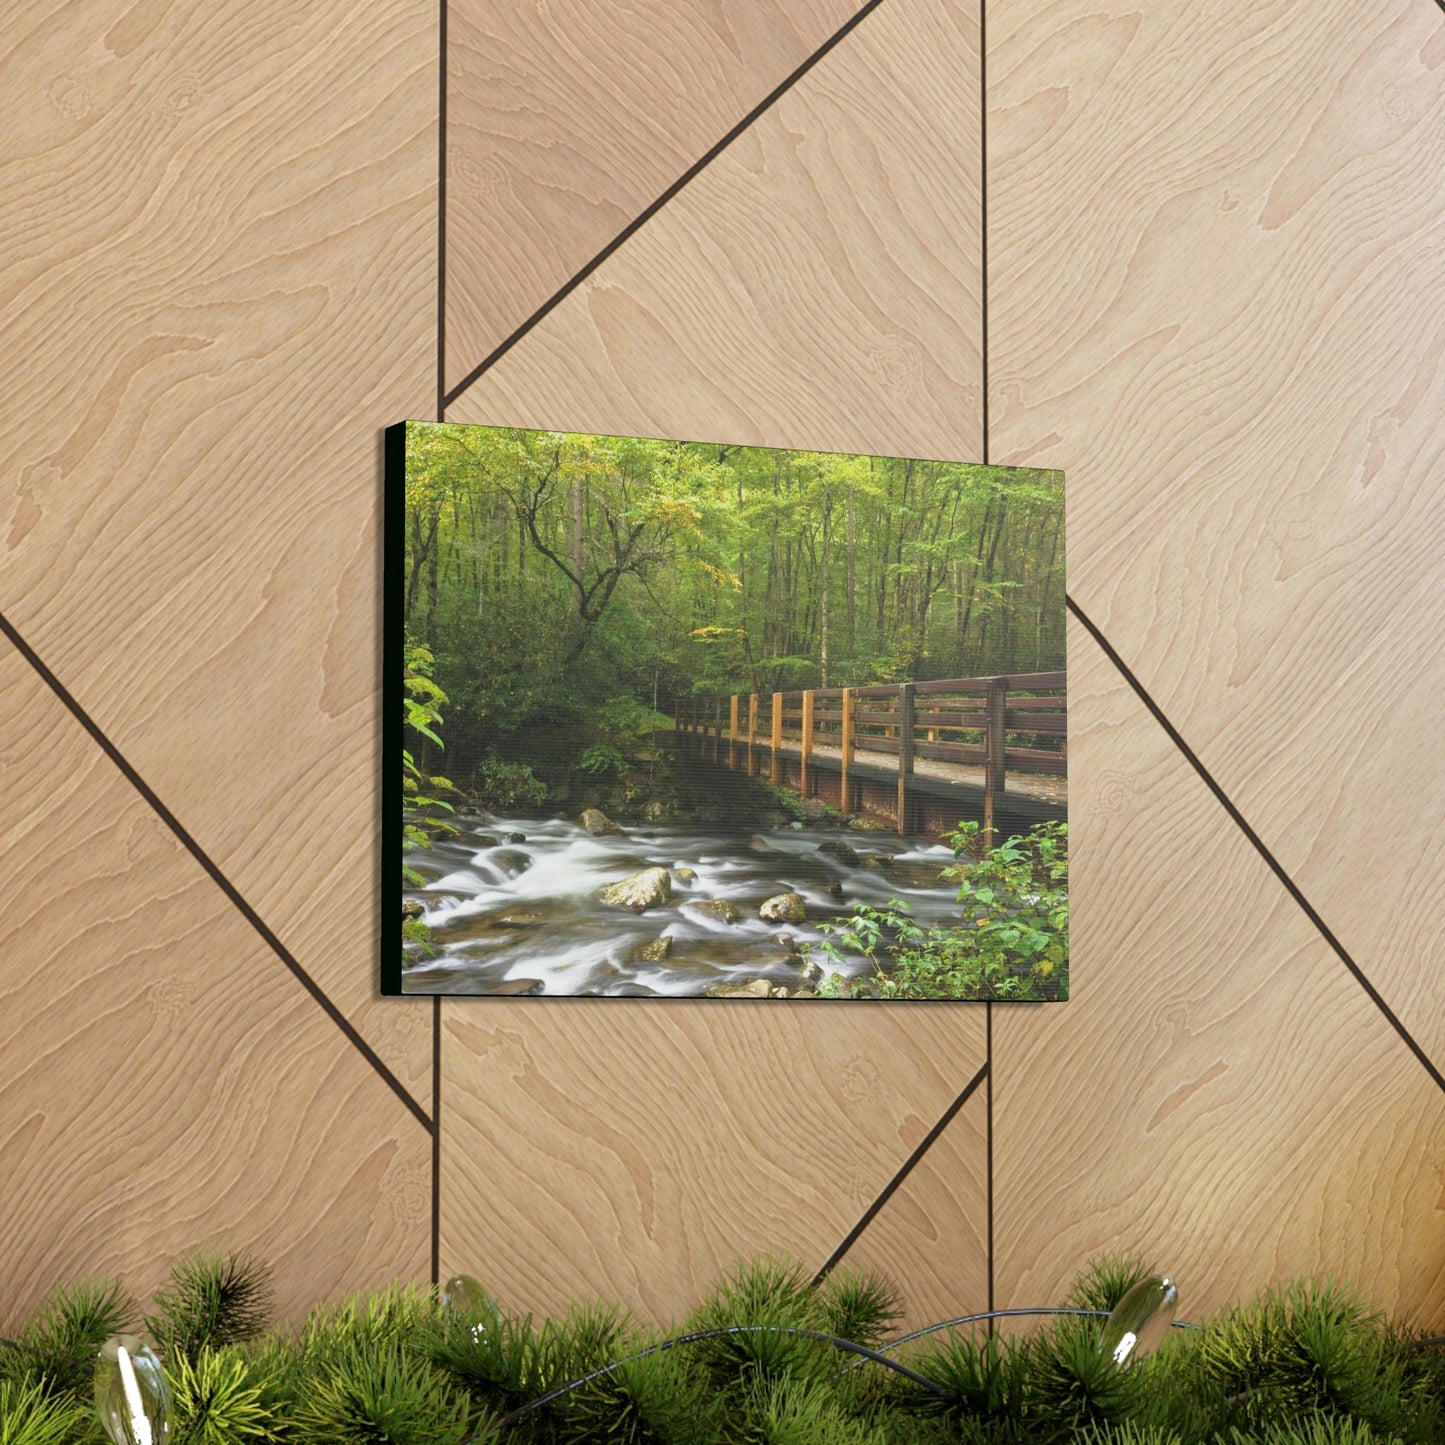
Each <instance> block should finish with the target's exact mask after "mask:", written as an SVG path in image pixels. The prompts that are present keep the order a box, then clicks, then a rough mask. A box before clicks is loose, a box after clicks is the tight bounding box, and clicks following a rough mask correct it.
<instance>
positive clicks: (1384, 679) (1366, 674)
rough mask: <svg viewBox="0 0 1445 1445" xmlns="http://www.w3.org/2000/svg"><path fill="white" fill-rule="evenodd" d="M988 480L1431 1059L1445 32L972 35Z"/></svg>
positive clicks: (1137, 14)
mask: <svg viewBox="0 0 1445 1445" xmlns="http://www.w3.org/2000/svg"><path fill="white" fill-rule="evenodd" d="M989 35H990V55H989V77H990V129H989V148H990V160H989V223H990V224H989V237H990V249H989V258H990V375H991V396H992V439H993V443H994V450H993V454H994V457H995V459H996V460H1000V461H1028V462H1031V463H1036V464H1040V465H1057V466H1063V467H1064V468H1066V470H1067V472H1068V476H1069V489H1070V515H1069V526H1070V574H1071V575H1070V589H1071V591H1072V593H1073V595H1074V596H1075V597H1076V598H1077V599H1078V600H1079V601H1080V603H1081V604H1082V606H1083V607H1084V608H1085V610H1086V611H1087V612H1088V613H1089V615H1090V616H1091V617H1092V618H1093V619H1094V621H1095V622H1096V623H1097V624H1098V625H1099V626H1100V627H1101V628H1102V629H1103V630H1104V632H1105V633H1106V635H1107V636H1108V637H1109V638H1110V640H1111V641H1112V642H1113V644H1114V645H1115V646H1116V647H1117V648H1118V649H1119V650H1120V652H1121V653H1122V654H1123V656H1124V657H1125V659H1126V661H1127V662H1128V663H1129V665H1130V666H1131V667H1133V668H1134V669H1135V670H1136V671H1137V672H1138V674H1139V676H1140V677H1141V678H1142V679H1143V680H1144V682H1145V684H1146V686H1147V687H1148V688H1149V689H1150V691H1151V692H1152V694H1153V696H1154V697H1155V698H1156V700H1157V701H1158V702H1159V703H1160V704H1161V706H1162V707H1163V708H1164V710H1165V711H1166V713H1167V714H1168V715H1169V717H1170V718H1171V720H1172V721H1173V722H1174V723H1175V724H1176V725H1177V726H1178V727H1179V728H1180V729H1181V731H1182V732H1183V734H1184V736H1185V737H1186V739H1187V740H1188V741H1189V743H1190V745H1191V746H1192V747H1194V748H1195V749H1196V750H1197V751H1198V753H1199V755H1200V756H1201V757H1202V759H1203V760H1204V761H1205V763H1206V764H1207V766H1208V767H1209V768H1210V769H1211V770H1212V772H1213V773H1214V775H1215V776H1216V777H1217V779H1218V780H1219V781H1220V783H1221V784H1222V786H1223V787H1224V788H1225V790H1226V791H1227V792H1228V793H1229V795H1230V797H1231V798H1232V799H1233V800H1234V801H1235V803H1236V804H1238V806H1239V807H1240V808H1241V809H1242V811H1243V813H1244V815H1245V816H1246V817H1247V818H1248V820H1249V821H1250V823H1251V824H1252V825H1253V826H1254V827H1255V828H1256V829H1257V830H1258V832H1259V833H1260V835H1261V836H1262V837H1263V839H1264V840H1265V842H1266V843H1267V844H1268V846H1269V847H1270V848H1271V849H1272V850H1273V851H1274V853H1275V854H1276V856H1277V857H1278V858H1279V860H1280V861H1281V863H1282V864H1283V865H1284V867H1285V868H1286V869H1287V870H1288V872H1289V873H1290V874H1291V876H1292V877H1293V878H1294V879H1295V880H1296V882H1297V883H1298V884H1299V885H1300V886H1301V887H1302V888H1303V889H1304V891H1305V893H1306V894H1307V896H1308V897H1309V898H1310V899H1311V901H1312V902H1313V903H1314V904H1315V906H1316V907H1317V908H1318V909H1319V911H1320V913H1321V915H1322V916H1323V917H1324V919H1325V921H1326V923H1327V924H1328V926H1329V927H1330V928H1331V929H1332V930H1333V931H1334V932H1335V933H1336V934H1337V935H1338V937H1339V938H1340V939H1341V941H1342V942H1343V943H1344V945H1345V947H1346V948H1347V949H1348V950H1349V951H1350V952H1351V954H1352V955H1353V956H1354V958H1355V959H1356V961H1357V962H1358V963H1359V964H1360V965H1361V967H1362V968H1363V969H1364V970H1365V972H1366V973H1367V974H1368V975H1369V976H1370V978H1371V979H1372V980H1373V981H1374V983H1375V984H1376V985H1377V986H1378V987H1379V988H1380V990H1381V992H1382V993H1383V994H1384V996H1385V997H1386V999H1387V1000H1388V1002H1389V1003H1390V1005H1391V1006H1392V1007H1393V1008H1394V1009H1395V1011H1396V1012H1397V1013H1398V1014H1399V1016H1400V1017H1401V1018H1402V1019H1403V1020H1404V1022H1405V1023H1406V1025H1407V1027H1408V1028H1409V1029H1410V1030H1411V1032H1412V1033H1413V1034H1414V1035H1415V1036H1416V1037H1417V1038H1418V1039H1419V1041H1420V1042H1421V1044H1422V1045H1423V1046H1424V1047H1425V1048H1426V1049H1427V1051H1428V1052H1429V1053H1430V1054H1431V1056H1432V1057H1433V1059H1434V1060H1435V1062H1436V1063H1437V1064H1439V1065H1445V1007H1442V1004H1445V991H1442V987H1441V985H1440V982H1439V979H1440V977H1441V965H1442V963H1445V952H1442V944H1441V941H1440V936H1439V933H1438V930H1433V929H1431V928H1430V926H1429V924H1428V922H1427V920H1428V918H1429V916H1430V913H1431V908H1432V899H1433V897H1434V894H1435V891H1436V886H1437V883H1436V880H1437V879H1438V877H1439V876H1440V873H1441V869H1442V866H1445V833H1442V831H1441V829H1440V827H1439V823H1438V819H1439V817H1440V815H1441V812H1442V810H1445V772H1442V770H1441V769H1440V767H1439V766H1438V759H1437V758H1436V757H1435V748H1434V741H1435V739H1436V738H1437V737H1438V736H1439V718H1438V715H1439V701H1438V700H1439V696H1440V693H1441V690H1442V687H1445V656H1442V653H1441V649H1440V647H1439V645H1438V640H1439V637H1440V635H1441V632H1442V629H1445V587H1442V585H1441V582H1442V575H1445V574H1442V564H1441V557H1442V549H1445V495H1442V492H1441V489H1440V487H1439V484H1438V478H1439V472H1440V467H1441V464H1442V461H1445V327H1442V325H1441V321H1440V316H1439V308H1438V307H1435V306H1431V305H1429V304H1422V302H1423V298H1426V297H1436V296H1439V295H1441V294H1445V217H1442V214H1441V210H1440V201H1439V177H1440V175H1441V174H1442V169H1445V15H1442V14H1441V12H1440V10H1439V8H1438V7H1437V6H1434V5H1429V4H1420V3H1416V0H1397V3H1391V4H1386V5H1384V6H1376V7H1369V8H1365V9H1361V8H1360V7H1357V6H1352V5H1349V4H1346V3H1343V0H1331V3H1326V4H1322V5H1318V6H1312V7H1310V8H1309V9H1308V10H1307V11H1306V10H1301V9H1300V8H1299V7H1296V6H1290V5H1285V4H1265V5H1260V6H1253V7H1250V8H1249V9H1248V10H1247V11H1241V10H1240V9H1239V8H1238V7H1235V6H1228V5H1222V4H1221V5H1206V6H1203V7H1200V6H1186V5H1183V4H1165V5H1153V6H1149V7H1147V8H1138V9H1130V10H1125V11H1123V12H1120V11H1115V10H1110V11H1107V12H1105V11H1103V10H1100V9H1099V7H1098V6H1097V5H1094V4H1090V3H1087V0H1084V3H1077V0H1000V3H998V4H995V5H992V6H990V11H989Z"/></svg>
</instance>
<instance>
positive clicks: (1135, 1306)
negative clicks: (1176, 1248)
mask: <svg viewBox="0 0 1445 1445" xmlns="http://www.w3.org/2000/svg"><path fill="white" fill-rule="evenodd" d="M1178 1303H1179V1290H1178V1288H1177V1287H1176V1285H1175V1283H1174V1281H1173V1280H1172V1279H1170V1278H1169V1276H1168V1275H1165V1274H1156V1275H1151V1276H1150V1277H1149V1278H1148V1279H1141V1280H1140V1281H1139V1283H1138V1284H1136V1285H1135V1286H1134V1288H1133V1289H1131V1290H1129V1291H1128V1293H1127V1294H1125V1296H1124V1298H1123V1299H1121V1300H1120V1301H1119V1303H1118V1304H1116V1305H1115V1306H1114V1311H1113V1313H1112V1314H1111V1315H1110V1316H1109V1318H1108V1319H1107V1320H1106V1321H1105V1322H1104V1332H1103V1334H1102V1335H1100V1336H1099V1350H1100V1352H1101V1353H1103V1354H1105V1355H1108V1356H1109V1357H1110V1358H1111V1359H1112V1360H1113V1361H1114V1363H1115V1364H1116V1365H1127V1364H1129V1363H1131V1362H1132V1361H1134V1360H1137V1359H1139V1358H1140V1357H1141V1356H1143V1355H1147V1354H1148V1353H1149V1351H1150V1350H1152V1349H1154V1348H1155V1347H1156V1346H1157V1345H1158V1344H1159V1342H1160V1340H1162V1339H1163V1338H1164V1336H1165V1335H1166V1334H1168V1333H1169V1326H1170V1323H1171V1322H1172V1321H1173V1319H1174V1310H1175V1307H1176V1306H1177V1305H1178Z"/></svg>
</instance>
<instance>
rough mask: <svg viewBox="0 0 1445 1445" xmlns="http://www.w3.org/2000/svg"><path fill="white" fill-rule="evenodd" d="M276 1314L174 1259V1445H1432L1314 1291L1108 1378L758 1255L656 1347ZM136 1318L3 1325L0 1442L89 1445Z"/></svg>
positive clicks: (573, 1325)
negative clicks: (910, 1327) (109, 1376)
mask: <svg viewBox="0 0 1445 1445" xmlns="http://www.w3.org/2000/svg"><path fill="white" fill-rule="evenodd" d="M1147 1273H1148V1271H1147V1270H1144V1269H1143V1268H1142V1267H1141V1266H1140V1265H1139V1263H1138V1262H1137V1261H1134V1260H1130V1259H1120V1258H1112V1257H1110V1258H1104V1259H1100V1260H1097V1261H1095V1262H1094V1263H1093V1264H1091V1265H1090V1266H1089V1267H1088V1268H1087V1269H1086V1270H1085V1271H1084V1272H1083V1273H1082V1274H1081V1276H1080V1277H1079V1279H1078V1281H1076V1283H1075V1285H1074V1287H1073V1289H1072V1290H1071V1292H1070V1295H1069V1303H1070V1304H1071V1305H1072V1306H1073V1307H1074V1308H1075V1309H1076V1310H1080V1311H1089V1310H1108V1309H1110V1308H1112V1307H1113V1305H1114V1304H1115V1303H1117V1302H1118V1300H1119V1299H1120V1298H1121V1297H1122V1296H1123V1294H1124V1293H1125V1292H1126V1291H1127V1290H1128V1289H1129V1287H1130V1286H1131V1285H1132V1284H1134V1283H1135V1282H1136V1281H1137V1280H1138V1279H1140V1278H1142V1277H1144V1276H1145V1275H1146V1274H1147ZM270 1299H271V1294H270V1288H269V1280H268V1276H267V1272H266V1271H265V1270H264V1269H263V1268H262V1267H260V1266H259V1265H258V1264H256V1263H255V1262H254V1261H253V1260H250V1259H248V1258H245V1257H243V1256H237V1255H230V1256H226V1257H215V1256H199V1255H193V1256H188V1257H187V1258H185V1259H183V1260H181V1261H180V1262H179V1263H178V1264H177V1265H176V1266H175V1268H174V1270H173V1272H172V1275H171V1279H170V1282H169V1284H168V1285H167V1287H166V1288H165V1289H163V1290H162V1291H161V1293H160V1294H159V1295H158V1296H157V1300H156V1310H155V1312H154V1313H153V1314H150V1315H147V1316H146V1317H145V1319H144V1326H145V1330H146V1333H147V1334H148V1335H149V1337H150V1338H151V1339H152V1341H154V1342H155V1344H156V1345H157V1346H158V1347H159V1348H160V1350H161V1352H162V1354H163V1358H164V1362H165V1369H166V1374H167V1377H168V1381H169V1385H170V1390H171V1397H172V1412H171V1424H172V1430H171V1441H172V1445H251V1442H268V1441H270V1442H285V1445H323V1442H324V1445H463V1442H473V1445H585V1442H605V1445H944V1442H963V1445H1024V1442H1031V1445H1032V1442H1043V1445H1051V1442H1081V1445H1253V1442H1259V1445H1440V1442H1445V1350H1442V1348H1441V1347H1440V1346H1439V1345H1438V1344H1433V1345H1429V1344H1427V1345H1425V1346H1424V1347H1422V1342H1421V1341H1420V1340H1419V1339H1418V1338H1414V1337H1411V1336H1410V1335H1409V1334H1407V1333H1406V1332H1405V1331H1403V1330H1401V1329H1399V1328H1397V1327H1395V1326H1393V1325H1392V1324H1390V1323H1389V1322H1388V1321H1387V1320H1385V1319H1384V1318H1383V1317H1382V1316H1381V1315H1380V1314H1379V1313H1378V1312H1376V1311H1373V1310H1371V1309H1370V1308H1369V1307H1368V1306H1367V1304H1366V1303H1365V1302H1364V1301H1363V1300H1362V1299H1360V1298H1359V1297H1358V1296H1357V1295H1355V1294H1353V1293H1352V1292H1350V1291H1349V1290H1346V1289H1344V1288H1342V1287H1340V1286H1339V1285H1337V1284H1334V1283H1331V1282H1321V1281H1308V1282H1302V1283H1297V1284H1294V1285H1290V1286H1288V1287H1285V1288H1283V1289H1279V1290H1270V1291H1266V1292H1265V1293H1264V1294H1263V1295H1261V1296H1260V1297H1259V1298H1258V1299H1257V1300H1255V1301H1254V1302H1253V1303H1251V1304H1249V1305H1247V1306H1242V1307H1239V1308H1235V1309H1232V1310H1227V1311H1225V1312H1223V1313H1222V1314H1220V1315H1219V1316H1218V1317H1216V1318H1215V1319H1212V1320H1208V1321H1200V1322H1197V1325H1198V1326H1199V1327H1196V1328H1190V1329H1187V1330H1178V1329H1176V1330H1173V1331H1171V1332H1170V1335H1169V1338H1168V1339H1167V1340H1166V1341H1165V1343H1164V1344H1163V1345H1162V1346H1161V1347H1160V1348H1159V1349H1158V1350H1157V1351H1156V1352H1155V1353H1154V1354H1153V1355H1151V1356H1148V1357H1147V1358H1145V1359H1143V1360H1140V1361H1138V1362H1136V1363H1134V1364H1131V1365H1129V1366H1127V1367H1125V1368H1120V1367H1119V1366H1117V1365H1115V1363H1114V1362H1113V1360H1112V1359H1111V1358H1110V1357H1109V1356H1108V1355H1106V1354H1104V1353H1103V1352H1102V1351H1101V1350H1100V1349H1099V1335H1100V1325H1101V1323H1102V1321H1101V1320H1100V1319H1098V1318H1097V1317H1094V1316H1086V1315H1079V1314H1075V1315H1069V1316H1061V1317H1057V1318H1052V1319H1048V1320H1046V1321H1045V1322H1044V1323H1043V1324H1042V1325H1037V1326H1035V1327H1034V1328H1033V1329H1032V1330H1031V1331H1028V1332H1019V1333H1015V1332H1014V1331H1013V1330H1012V1329H1010V1330H1009V1331H1007V1332H1005V1333H991V1332H990V1331H989V1329H988V1328H987V1326H986V1325H985V1324H982V1323H975V1324H960V1325H956V1326H955V1327H953V1328H941V1329H937V1330H934V1331H927V1332H921V1333H920V1334H919V1335H916V1336H910V1337H907V1338H906V1339H905V1340H904V1341H894V1342H893V1343H890V1338H891V1333H892V1330H893V1327H894V1324H895V1321H896V1319H897V1317H898V1302H897V1295H896V1292H895V1291H894V1289H893V1288H892V1287H891V1286H890V1285H889V1284H888V1283H887V1281H885V1280H882V1279H880V1278H878V1277H877V1276H876V1275H872V1274H867V1273H851V1274H849V1273H836V1274H834V1275H832V1276H830V1277H829V1278H828V1279H826V1280H825V1281H824V1282H823V1283H822V1284H821V1285H820V1286H818V1287H814V1286H813V1285H812V1284H811V1283H810V1282H809V1279H808V1277H807V1275H806V1274H805V1273H804V1272H803V1271H802V1270H801V1269H800V1268H799V1267H797V1266H794V1265H791V1264H788V1263H786V1262H779V1261H775V1260H759V1261H753V1262H750V1263H745V1264H740V1265H739V1266H737V1268H736V1269H735V1270H734V1271H733V1272H732V1273H731V1274H730V1275H729V1276H727V1277H726V1278H725V1279H723V1280H721V1281H719V1282H718V1284H717V1285H716V1286H715V1287H714V1288H713V1290H712V1291H711V1293H710V1294H709V1295H708V1297H707V1298H706V1299H705V1300H704V1302H703V1303H702V1305H701V1306H700V1307H699V1309H698V1310H697V1311H696V1312H695V1313H694V1314H693V1316H691V1317H690V1318H689V1319H688V1320H686V1321H684V1322H683V1324H682V1325H681V1326H679V1328H678V1330H677V1331H675V1332H672V1333H668V1334H662V1333H659V1332H657V1331H654V1330H648V1329H645V1328H641V1327H639V1326H637V1325H636V1324H635V1323H633V1322H632V1321H631V1320H630V1319H629V1318H628V1317H627V1315H626V1314H625V1313H624V1312H622V1311H621V1310H619V1309H616V1308H613V1307H608V1306H605V1305H598V1304H583V1305H578V1306H575V1307H574V1308H573V1309H572V1310H570V1311H569V1312H567V1313H566V1314H564V1315H562V1316H560V1317H557V1318H554V1319H548V1320H544V1321H542V1322H541V1323H540V1324H537V1323H534V1321H533V1320H532V1318H531V1317H530V1316H520V1315H515V1314H511V1313H508V1312H507V1311H505V1310H502V1309H500V1308H498V1307H496V1306H495V1305H493V1304H492V1303H491V1302H490V1301H487V1300H484V1299H483V1300H482V1301H481V1303H480V1304H478V1301H477V1299H476V1298H473V1299H472V1300H471V1301H470V1302H469V1303H468V1306H467V1309H466V1310H458V1309H456V1308H449V1307H446V1306H444V1305H443V1304H442V1303H441V1301H440V1300H439V1298H438V1296H437V1294H436V1292H435V1291H432V1290H421V1289H416V1288H394V1289H391V1290H385V1291H382V1292H380V1293H376V1294H371V1295H365V1296H357V1297H355V1298H352V1299H348V1300H344V1301H342V1302H341V1303H340V1304H335V1305H326V1306H319V1307H318V1308H316V1309H315V1310H313V1311H312V1312H311V1314H310V1315H309V1316H308V1317H307V1318H306V1319H305V1320H304V1321H303V1322H302V1323H301V1324H300V1325H298V1326H295V1327H288V1328H280V1329H274V1330H272V1331H271V1332H269V1333H266V1332H265V1327H266V1311H267V1308H268V1306H269V1303H270ZM134 1317H135V1310H134V1307H133V1306H132V1304H131V1302H130V1301H129V1299H128V1298H127V1297H126V1295H125V1294H124V1292H123V1291H122V1290H121V1289H120V1288H119V1287H118V1286H116V1285H114V1284H111V1283H106V1282H99V1283H96V1282H82V1283H80V1284H75V1285H69V1286H66V1287H64V1288H61V1289H59V1290H57V1291H56V1293H55V1294H54V1295H53V1296H52V1298H51V1299H50V1300H48V1301H47V1302H46V1304H45V1305H43V1306H42V1307H41V1308H40V1309H39V1310H38V1311H36V1312H35V1314H34V1315H33V1316H32V1317H31V1318H29V1319H27V1320H24V1321H21V1322H20V1323H19V1324H18V1325H16V1326H13V1327H11V1328H10V1329H8V1330H7V1331H6V1332H5V1333H6V1334H7V1335H8V1336H9V1338H8V1339H7V1340H6V1342H5V1343H4V1344H3V1345H0V1445H105V1436H104V1435H103V1433H102V1431H101V1427H100V1425H99V1421H98V1417H97V1415H96V1412H95V1409H94V1406H93V1395H92V1370H93V1364H94V1360H95V1355H96V1351H97V1350H98V1348H99V1346H100V1344H101V1343H102V1342H103V1340H104V1339H105V1338H106V1337H107V1336H108V1335H110V1334H113V1333H115V1332H116V1331H118V1330H121V1329H123V1328H126V1327H128V1326H129V1325H130V1324H131V1322H132V1320H133V1319H134ZM682 1336H685V1337H686V1338H685V1339H684V1338H680V1337H682ZM879 1352H881V1354H882V1356H883V1361H882V1362H879V1360H878V1353H879ZM888 1361H892V1362H894V1368H884V1367H883V1365H884V1364H886V1363H887V1362H888ZM579 1382H580V1383H579Z"/></svg>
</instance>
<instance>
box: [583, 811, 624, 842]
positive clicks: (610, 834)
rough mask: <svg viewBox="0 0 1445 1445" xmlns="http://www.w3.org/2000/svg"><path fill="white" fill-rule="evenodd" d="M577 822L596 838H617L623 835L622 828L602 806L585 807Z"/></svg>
mask: <svg viewBox="0 0 1445 1445" xmlns="http://www.w3.org/2000/svg"><path fill="white" fill-rule="evenodd" d="M577 822H578V823H579V824H580V825H581V826H582V827H583V828H585V829H586V830H587V832H589V833H591V835H592V836H593V837H594V838H617V837H621V835H622V829H621V828H619V827H618V826H617V824H616V823H614V822H613V821H612V819H611V818H609V817H608V816H607V814H606V813H604V812H603V811H602V810H601V809H600V808H583V809H582V816H581V817H579V818H578V819H577Z"/></svg>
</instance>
